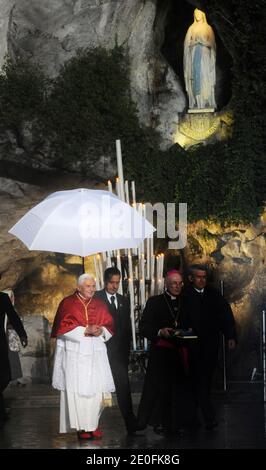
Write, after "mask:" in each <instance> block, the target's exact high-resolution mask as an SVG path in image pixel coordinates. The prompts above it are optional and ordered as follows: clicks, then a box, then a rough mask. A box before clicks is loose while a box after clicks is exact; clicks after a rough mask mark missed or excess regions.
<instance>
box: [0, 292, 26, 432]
mask: <svg viewBox="0 0 266 470" xmlns="http://www.w3.org/2000/svg"><path fill="white" fill-rule="evenodd" d="M5 315H7V316H8V320H9V323H11V325H12V326H13V328H14V330H15V331H16V332H17V334H18V335H19V337H20V338H27V334H26V332H25V330H24V327H23V325H22V322H21V320H20V318H19V316H18V315H17V313H16V311H15V310H14V307H13V305H12V303H11V301H10V299H9V297H8V295H7V294H5V293H4V292H0V424H1V421H3V420H4V418H5V407H4V398H3V391H4V390H5V388H6V387H7V385H8V383H9V382H10V380H11V371H10V364H9V359H8V344H7V337H6V332H5Z"/></svg>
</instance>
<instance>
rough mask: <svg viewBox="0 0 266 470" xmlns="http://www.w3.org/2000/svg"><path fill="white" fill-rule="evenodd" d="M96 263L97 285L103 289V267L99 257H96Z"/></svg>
mask: <svg viewBox="0 0 266 470" xmlns="http://www.w3.org/2000/svg"><path fill="white" fill-rule="evenodd" d="M97 261H98V266H99V284H100V286H101V288H103V265H102V257H101V255H99V254H98V255H97Z"/></svg>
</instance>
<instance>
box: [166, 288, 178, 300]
mask: <svg viewBox="0 0 266 470" xmlns="http://www.w3.org/2000/svg"><path fill="white" fill-rule="evenodd" d="M165 293H166V294H167V295H168V297H170V299H171V300H176V299H177V297H178V296H176V297H175V296H174V295H172V294H170V292H169V291H168V290H167V289H166V290H165Z"/></svg>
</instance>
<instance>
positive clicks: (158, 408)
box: [138, 293, 195, 433]
mask: <svg viewBox="0 0 266 470" xmlns="http://www.w3.org/2000/svg"><path fill="white" fill-rule="evenodd" d="M182 309H183V303H182V297H181V296H179V297H178V298H176V300H171V297H170V296H168V295H167V294H166V293H165V294H162V295H158V296H155V297H151V298H150V299H148V301H147V303H146V306H145V309H144V311H143V315H142V319H141V322H140V333H141V335H142V336H144V337H145V338H147V339H149V340H150V341H151V344H150V350H149V360H148V366H147V372H146V376H145V381H144V387H143V392H142V396H141V400H140V405H139V411H138V424H139V426H140V427H143V428H144V427H146V426H147V424H150V425H153V426H158V425H160V426H162V427H163V429H164V431H165V432H166V433H172V432H175V431H178V429H180V428H182V427H184V426H190V425H192V424H193V421H194V418H195V405H194V399H193V395H192V389H191V385H190V379H189V377H188V376H187V368H186V363H185V361H184V355H183V352H184V347H185V346H186V345H184V340H183V344H182V340H179V339H176V338H173V339H172V338H169V339H165V338H160V337H159V336H158V332H159V330H160V329H162V328H167V327H168V328H173V329H174V328H177V327H178V326H179V325H178V323H179V317H180V315H181V312H182Z"/></svg>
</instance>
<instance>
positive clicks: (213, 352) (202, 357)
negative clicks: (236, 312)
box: [182, 285, 236, 425]
mask: <svg viewBox="0 0 266 470" xmlns="http://www.w3.org/2000/svg"><path fill="white" fill-rule="evenodd" d="M184 302H185V307H186V308H185V310H184V312H185V315H184V317H183V320H182V321H183V326H184V327H185V328H193V330H194V332H195V333H196V334H197V335H198V340H197V341H196V342H195V343H191V350H190V363H191V370H192V375H193V380H194V385H195V390H196V393H197V399H198V403H199V406H200V408H201V410H202V412H203V416H204V419H205V422H206V424H207V425H208V423H212V422H214V420H215V412H214V409H213V406H212V403H211V400H210V391H211V382H212V377H213V373H214V370H215V368H216V366H217V361H218V351H219V344H220V333H223V334H224V335H225V338H226V339H227V340H228V339H234V340H236V329H235V321H234V316H233V313H232V310H231V307H230V305H229V303H228V302H227V301H226V300H225V299H224V298H223V296H222V295H221V294H220V292H218V291H216V290H215V289H212V288H210V287H208V286H207V287H205V289H204V293H203V294H200V293H199V292H197V291H196V289H194V287H193V286H192V285H190V286H189V287H188V288H187V289H186V290H185V291H184Z"/></svg>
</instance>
